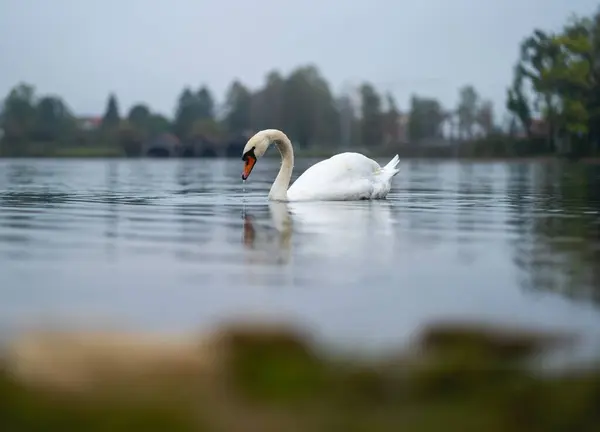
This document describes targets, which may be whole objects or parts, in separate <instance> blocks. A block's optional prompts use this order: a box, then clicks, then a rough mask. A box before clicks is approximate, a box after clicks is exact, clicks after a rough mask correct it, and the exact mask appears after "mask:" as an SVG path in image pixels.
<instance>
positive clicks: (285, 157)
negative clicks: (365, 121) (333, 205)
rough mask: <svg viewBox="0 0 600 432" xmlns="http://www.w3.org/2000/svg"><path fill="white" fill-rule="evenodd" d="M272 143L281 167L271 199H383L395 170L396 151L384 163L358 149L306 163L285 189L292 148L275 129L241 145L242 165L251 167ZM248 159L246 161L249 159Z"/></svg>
mask: <svg viewBox="0 0 600 432" xmlns="http://www.w3.org/2000/svg"><path fill="white" fill-rule="evenodd" d="M271 143H275V145H276V146H277V148H278V149H279V152H280V153H281V159H282V161H281V168H280V169H279V173H278V174H277V177H276V178H275V181H274V182H273V185H272V187H271V190H270V192H269V199H270V200H273V201H355V200H365V199H366V200H373V199H384V198H385V197H386V196H387V194H388V193H389V191H390V189H391V187H392V178H393V177H394V176H395V175H396V174H398V172H399V170H398V169H397V168H396V166H397V165H398V162H399V158H398V155H396V156H394V158H393V159H392V160H391V161H390V162H389V163H388V164H387V165H385V166H384V167H381V166H380V165H379V164H378V163H377V162H375V161H374V160H373V159H370V158H368V157H366V156H365V155H362V154H360V153H353V152H346V153H339V154H336V155H334V156H332V157H330V158H329V159H325V160H323V161H321V162H318V163H316V164H314V165H312V166H311V167H309V168H308V169H307V170H306V171H305V172H304V173H303V174H302V175H301V176H300V177H298V178H297V179H296V181H295V182H294V183H293V184H292V186H291V187H290V188H289V189H288V186H289V184H290V179H291V177H292V170H293V167H294V150H293V148H292V143H291V142H290V140H289V139H288V137H287V136H286V135H285V134H284V133H283V132H281V131H280V130H277V129H266V130H262V131H260V132H257V133H256V134H255V135H254V136H253V137H252V138H250V139H249V140H248V143H247V144H246V146H245V147H244V152H243V156H242V159H244V160H245V161H246V168H245V170H244V174H243V176H242V178H247V176H248V175H249V174H250V172H251V171H252V168H253V167H254V163H255V162H256V159H257V158H259V157H261V156H262V155H263V154H264V153H265V151H266V150H267V148H268V147H269V145H270V144H271ZM249 161H250V162H249Z"/></svg>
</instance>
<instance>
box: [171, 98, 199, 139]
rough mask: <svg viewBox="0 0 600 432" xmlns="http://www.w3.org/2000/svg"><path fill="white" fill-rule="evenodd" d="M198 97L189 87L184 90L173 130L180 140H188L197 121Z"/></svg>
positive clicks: (176, 110)
mask: <svg viewBox="0 0 600 432" xmlns="http://www.w3.org/2000/svg"><path fill="white" fill-rule="evenodd" d="M195 105H196V97H195V96H194V94H193V93H192V90H191V89H190V88H189V87H186V88H184V89H183V91H182V92H181V94H180V95H179V99H178V101H177V108H176V109H175V120H174V123H173V130H174V132H175V134H176V135H177V136H178V137H179V139H180V140H185V139H187V138H188V136H189V135H190V133H191V131H192V125H193V124H194V121H196V118H197V113H196V108H195Z"/></svg>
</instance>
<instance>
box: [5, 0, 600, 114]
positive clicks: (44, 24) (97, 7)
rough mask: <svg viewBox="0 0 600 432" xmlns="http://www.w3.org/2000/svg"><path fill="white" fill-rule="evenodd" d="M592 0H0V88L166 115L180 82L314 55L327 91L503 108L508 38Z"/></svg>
mask: <svg viewBox="0 0 600 432" xmlns="http://www.w3.org/2000/svg"><path fill="white" fill-rule="evenodd" d="M598 4H599V3H598V1H597V0H419V1H416V0H415V1H407V0H302V1H297V2H292V1H289V0H288V1H285V0H278V1H275V0H169V1H167V0H0V97H3V95H6V94H7V93H8V91H9V90H10V89H11V88H12V87H13V86H15V85H16V84H17V83H19V82H27V83H29V84H32V85H34V87H35V88H36V92H37V93H38V94H56V95H60V96H61V97H63V98H64V100H65V102H66V103H67V105H68V106H69V107H70V108H71V109H72V110H73V111H74V112H75V113H76V114H78V115H101V114H102V112H103V111H104V109H105V106H106V100H107V98H108V94H109V92H114V93H116V95H117V97H118V100H119V104H120V107H121V110H122V112H125V111H126V110H128V109H129V108H130V107H131V106H132V105H133V104H135V103H138V102H145V103H147V104H148V105H149V106H150V107H151V108H152V109H153V110H154V111H157V112H161V113H163V114H165V115H168V116H172V115H173V112H174V108H175V103H176V100H177V97H178V95H179V93H180V92H181V91H182V89H183V88H184V86H190V87H192V88H193V89H197V88H199V87H200V86H201V85H204V84H206V85H208V86H209V87H210V88H211V90H212V91H213V93H214V96H215V97H216V99H217V101H222V100H223V99H224V96H225V92H226V90H227V87H228V85H229V84H230V83H231V81H232V80H233V79H239V80H241V81H242V82H244V83H245V84H246V85H248V86H249V87H251V88H258V87H259V86H261V85H262V83H263V82H264V78H265V75H266V73H267V72H268V71H270V70H273V69H278V70H279V71H281V72H282V73H285V74H287V73H289V72H290V71H291V70H292V69H294V68H295V67H297V66H300V65H305V64H309V63H310V64H314V65H316V66H317V67H318V68H319V70H320V71H321V73H322V75H323V76H324V77H325V78H326V79H327V80H328V81H329V82H330V84H331V86H332V90H333V91H335V92H337V93H339V92H341V91H342V90H344V89H352V88H355V87H356V86H357V85H358V84H359V83H360V82H361V81H363V80H367V81H370V82H372V83H373V84H374V85H375V86H377V88H378V89H379V90H380V91H389V92H391V93H392V94H393V95H394V96H395V97H396V100H397V102H398V105H399V107H400V109H407V108H408V106H409V105H408V104H409V100H410V96H411V94H413V93H416V94H419V95H423V96H429V97H435V98H437V99H439V100H440V101H441V102H442V104H443V105H444V106H446V107H452V106H454V105H455V104H456V102H457V97H458V88H459V87H460V86H462V85H464V84H473V85H474V86H475V88H476V89H477V90H478V91H479V93H480V94H481V95H482V97H485V98H489V99H491V100H492V101H493V102H494V104H495V106H496V109H497V111H501V110H503V109H504V103H505V94H506V88H507V86H508V85H509V84H510V81H511V79H512V69H513V66H514V64H515V62H516V60H517V56H518V47H519V43H520V42H521V40H522V39H523V38H525V37H527V36H528V35H529V34H531V32H532V30H533V29H534V28H536V27H537V28H542V29H546V30H560V28H561V27H562V25H563V24H564V23H565V22H566V20H567V19H568V17H569V16H570V15H571V14H572V13H577V14H582V15H583V14H586V15H589V14H592V13H593V12H594V11H595V10H596V8H597V7H598Z"/></svg>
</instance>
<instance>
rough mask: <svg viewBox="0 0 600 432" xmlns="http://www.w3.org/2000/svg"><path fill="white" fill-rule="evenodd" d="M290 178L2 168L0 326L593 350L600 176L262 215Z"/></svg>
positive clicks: (409, 184)
mask: <svg viewBox="0 0 600 432" xmlns="http://www.w3.org/2000/svg"><path fill="white" fill-rule="evenodd" d="M314 162H315V160H309V159H299V160H297V161H296V167H295V173H294V177H293V178H294V179H295V178H296V177H297V176H298V174H299V173H301V172H302V171H304V170H305V169H306V168H307V167H308V166H309V165H310V164H312V163H314ZM379 162H380V163H385V162H387V159H382V160H379ZM278 166H279V160H277V159H266V160H261V161H260V162H259V163H258V164H257V166H256V168H255V170H254V172H253V173H252V176H251V177H250V179H249V180H248V181H247V182H246V184H245V185H243V184H242V181H241V178H240V174H241V169H242V161H241V160H237V159H235V160H154V159H149V160H30V159H23V160H6V159H5V160H0V274H1V275H2V276H1V279H0V280H1V281H2V282H1V284H0V326H1V327H2V329H3V330H4V331H5V332H11V331H15V330H18V329H22V328H24V327H26V326H28V325H30V324H31V323H39V322H45V321H44V320H48V319H51V320H58V321H59V322H65V321H67V322H76V321H77V320H79V321H81V322H101V323H109V324H110V325H111V326H120V325H126V326H127V327H128V328H140V329H151V330H161V331H179V330H188V329H198V328H200V329H202V328H208V327H210V326H212V325H214V324H215V323H217V322H220V321H223V320H225V319H227V318H230V317H237V316H240V315H241V316H245V315H252V314H259V315H262V314H264V315H266V316H273V317H283V318H285V319H287V320H291V321H293V322H295V323H298V324H299V325H301V326H304V327H306V328H308V329H309V330H311V331H314V332H316V335H317V336H319V337H320V338H322V339H324V340H326V341H336V342H341V343H343V344H350V345H360V346H362V347H370V348H378V347H384V346H386V344H389V343H393V344H397V343H401V342H403V341H405V340H406V339H407V337H410V336H412V335H413V334H414V332H415V331H416V330H418V329H419V328H420V327H421V326H422V325H424V324H427V323H428V322H430V321H431V320H434V319H441V318H460V319H484V320H487V321H491V322H499V323H504V322H507V323H510V324H521V323H522V324H525V325H532V326H536V327H539V326H542V327H544V328H551V329H554V328H559V329H562V328H564V329H568V330H574V331H576V332H578V333H581V334H584V335H585V340H586V341H588V342H589V343H588V344H587V346H588V347H590V346H598V344H597V345H594V344H595V343H597V342H598V341H599V340H600V339H599V338H600V308H599V306H600V265H599V263H600V214H599V210H600V166H592V165H576V164H566V163H541V162H532V163H529V162H513V163H483V162H481V163H475V162H464V163H459V162H454V161H448V162H434V161H419V160H405V161H401V163H400V165H399V167H400V173H399V174H398V175H397V176H396V177H395V179H394V186H393V189H392V192H391V193H390V195H389V196H388V199H387V200H385V201H376V202H365V201H360V202H340V203H295V204H288V205H286V204H273V203H271V204H270V203H269V202H268V201H267V199H266V197H267V193H268V190H269V187H270V184H271V182H272V181H273V179H274V178H275V175H276V172H277V169H278ZM69 320H71V321H69ZM77 322H78V321H77Z"/></svg>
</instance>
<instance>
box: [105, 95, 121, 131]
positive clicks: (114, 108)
mask: <svg viewBox="0 0 600 432" xmlns="http://www.w3.org/2000/svg"><path fill="white" fill-rule="evenodd" d="M120 121H121V115H120V113H119V103H118V102H117V97H116V96H115V95H114V94H113V93H111V94H110V95H109V96H108V102H107V103H106V109H105V111H104V115H103V116H102V127H103V128H104V129H114V128H116V127H118V126H119V122H120Z"/></svg>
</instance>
